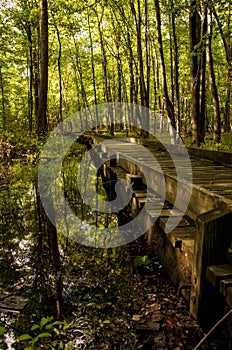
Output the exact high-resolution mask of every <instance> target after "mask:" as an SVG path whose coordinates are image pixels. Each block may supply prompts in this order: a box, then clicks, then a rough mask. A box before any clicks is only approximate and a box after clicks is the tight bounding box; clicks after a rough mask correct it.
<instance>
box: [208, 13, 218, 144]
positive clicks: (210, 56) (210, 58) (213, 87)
mask: <svg viewBox="0 0 232 350" xmlns="http://www.w3.org/2000/svg"><path fill="white" fill-rule="evenodd" d="M208 18H209V25H208V45H207V59H208V66H209V80H210V85H211V91H212V99H213V109H214V141H215V142H218V143H219V142H220V140H221V117H220V106H219V98H218V90H217V85H216V78H215V73H214V62H213V54H212V14H211V13H209V15H208Z"/></svg>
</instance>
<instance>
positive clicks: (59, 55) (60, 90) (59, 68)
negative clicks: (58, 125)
mask: <svg viewBox="0 0 232 350" xmlns="http://www.w3.org/2000/svg"><path fill="white" fill-rule="evenodd" d="M55 29H56V35H57V40H58V44H59V52H58V59H57V66H58V75H59V95H60V99H59V122H62V120H63V92H62V90H63V87H62V71H61V56H62V44H61V39H60V31H59V28H58V26H57V25H55Z"/></svg>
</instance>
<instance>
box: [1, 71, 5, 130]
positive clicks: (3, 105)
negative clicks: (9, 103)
mask: <svg viewBox="0 0 232 350" xmlns="http://www.w3.org/2000/svg"><path fill="white" fill-rule="evenodd" d="M0 89H1V98H2V126H3V130H5V129H6V108H5V92H4V84H3V78H2V67H1V66H0Z"/></svg>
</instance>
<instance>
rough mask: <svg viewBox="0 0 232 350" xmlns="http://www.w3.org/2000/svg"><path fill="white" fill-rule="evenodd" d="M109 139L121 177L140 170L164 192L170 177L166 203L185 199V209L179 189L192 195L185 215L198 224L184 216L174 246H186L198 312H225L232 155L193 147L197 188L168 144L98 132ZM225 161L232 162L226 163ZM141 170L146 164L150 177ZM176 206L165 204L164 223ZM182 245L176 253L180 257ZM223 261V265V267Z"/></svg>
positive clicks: (230, 296) (105, 149)
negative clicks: (181, 172) (183, 175)
mask: <svg viewBox="0 0 232 350" xmlns="http://www.w3.org/2000/svg"><path fill="white" fill-rule="evenodd" d="M103 141H104V143H103V144H102V146H101V149H100V151H101V157H102V156H104V157H105V161H107V159H109V157H110V156H111V155H112V154H116V158H117V160H116V161H109V166H110V167H111V168H112V167H114V169H116V168H115V167H116V166H117V167H118V169H121V170H114V171H115V172H116V173H117V172H118V173H120V174H121V175H120V176H123V175H122V174H123V171H124V172H125V173H126V174H127V175H128V174H131V175H132V177H133V175H134V176H138V175H139V176H141V177H142V178H143V183H145V184H146V185H147V187H150V188H151V189H152V190H153V191H154V193H158V194H159V193H160V192H162V191H161V190H160V189H161V187H162V179H163V177H164V178H165V188H166V192H165V200H166V202H165V203H172V204H174V203H175V205H176V206H177V208H178V203H179V205H180V208H179V209H180V210H181V209H182V208H181V201H180V200H179V202H177V203H176V196H177V192H178V191H179V192H180V193H181V196H182V198H183V202H184V201H187V200H188V197H190V199H189V204H188V207H187V209H186V212H185V214H186V215H187V217H189V218H190V219H191V220H192V221H193V222H194V223H195V225H194V227H193V226H192V224H189V222H187V221H188V220H187V221H186V217H184V218H183V220H182V221H181V222H180V224H179V225H178V227H176V228H175V229H174V230H173V231H172V232H171V233H169V234H168V235H167V237H168V239H169V241H170V242H171V243H172V246H173V247H174V249H176V248H178V249H179V248H180V250H182V252H183V254H182V255H184V256H185V262H183V261H182V260H183V256H182V257H181V258H180V259H182V260H181V263H184V264H185V263H187V264H188V271H189V270H191V292H190V299H189V302H190V311H191V313H192V314H193V316H194V317H195V318H196V319H198V320H199V321H200V322H202V323H204V321H206V322H207V319H211V320H213V319H214V318H213V316H215V315H219V313H220V311H221V310H223V305H224V302H225V300H226V302H227V304H228V305H230V307H232V279H231V278H232V264H231V260H228V259H229V257H230V259H231V253H232V249H231V248H232V243H231V242H232V163H230V162H231V160H232V156H231V155H228V157H227V155H225V154H220V153H218V152H216V153H214V152H208V151H207V152H208V153H207V152H206V153H207V154H205V153H204V151H201V150H200V151H198V150H194V149H191V148H189V149H188V151H189V155H190V161H191V167H192V179H191V176H190V177H189V179H190V180H189V181H191V180H192V187H191V186H190V184H189V182H188V181H186V179H184V180H183V181H182V179H179V178H177V170H176V167H175V164H174V162H173V160H172V158H171V157H170V155H169V154H168V152H167V151H166V149H165V147H164V146H163V145H162V144H159V143H156V142H147V141H143V145H138V144H137V143H138V142H140V141H136V140H134V139H125V140H123V141H122V142H120V141H119V142H115V139H112V140H110V139H108V140H107V142H106V138H104V137H99V136H96V137H94V143H95V145H97V144H101V143H102V142H103ZM125 142H126V143H125ZM143 146H144V147H145V148H146V149H147V150H148V151H149V152H150V154H151V155H152V156H153V157H154V158H155V159H156V160H157V161H158V163H159V165H160V168H159V167H154V162H153V161H152V160H151V155H150V156H149V155H148V154H147V152H145V151H144V147H143ZM181 147H183V146H180V151H178V152H177V153H179V154H178V157H177V160H178V167H179V169H181V168H183V169H185V162H186V157H184V156H182V155H181V153H182V151H181ZM107 157H108V158H107ZM207 158H209V159H210V160H208V159H207ZM212 159H213V160H214V159H215V161H212ZM225 162H227V163H228V164H224V163H225ZM220 163H221V164H220ZM112 169H113V168H112ZM141 169H142V170H144V169H146V179H145V178H144V174H143V171H141ZM177 189H178V191H177ZM189 191H190V192H189ZM135 192H136V191H135ZM140 192H141V191H138V190H137V200H138V203H140V205H142V203H143V202H146V201H148V199H146V198H145V196H144V195H143V194H142V192H141V193H140ZM162 193H163V192H162ZM176 206H175V208H176ZM171 210H172V208H170V207H169V205H168V206H167V205H166V207H164V208H163V211H162V212H161V217H160V220H159V224H160V226H161V228H162V227H165V223H166V222H167V217H168V213H169V214H170V216H171V215H174V216H175V215H176V214H175V213H172V212H171ZM153 211H154V209H153ZM186 222H187V224H186ZM165 249H166V248H165ZM178 249H177V250H178ZM177 250H174V251H173V252H175V255H176V256H177V257H178V254H179V253H178V254H177V253H176V252H177ZM163 254H165V251H164V252H163ZM169 257H170V255H169ZM186 261H187V262H186ZM218 265H219V266H223V268H217V266H218ZM222 271H223V272H222ZM215 281H217V283H216V282H215ZM209 282H210V283H211V284H210V283H209ZM209 284H210V285H211V287H210V286H209ZM212 286H213V287H212ZM215 287H216V288H215ZM211 288H213V289H211ZM215 290H216V291H215ZM215 303H216V304H217V306H218V307H217V308H216V307H215ZM216 309H217V310H216ZM216 317H217V316H216Z"/></svg>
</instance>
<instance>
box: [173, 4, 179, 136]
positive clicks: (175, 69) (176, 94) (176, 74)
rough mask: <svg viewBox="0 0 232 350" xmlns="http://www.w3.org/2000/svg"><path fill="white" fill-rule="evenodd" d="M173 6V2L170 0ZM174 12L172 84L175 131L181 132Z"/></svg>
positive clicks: (177, 51) (177, 53) (177, 52)
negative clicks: (173, 90) (173, 89)
mask: <svg viewBox="0 0 232 350" xmlns="http://www.w3.org/2000/svg"><path fill="white" fill-rule="evenodd" d="M172 6H173V2H172ZM175 17H176V16H175V13H174V12H173V11H172V35H173V46H174V80H175V81H174V86H175V94H174V95H175V104H174V106H175V114H176V121H177V132H178V133H179V134H180V132H181V123H180V91H179V50H178V44H177V36H176V23H175Z"/></svg>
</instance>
